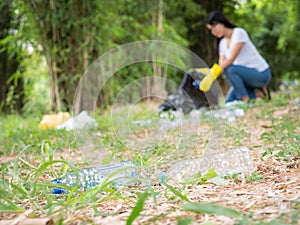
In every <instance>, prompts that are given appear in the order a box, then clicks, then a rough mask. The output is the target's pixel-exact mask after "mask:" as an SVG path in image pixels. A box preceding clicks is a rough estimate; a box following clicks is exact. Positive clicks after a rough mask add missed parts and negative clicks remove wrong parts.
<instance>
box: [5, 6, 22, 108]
mask: <svg viewBox="0 0 300 225" xmlns="http://www.w3.org/2000/svg"><path fill="white" fill-rule="evenodd" d="M13 4H14V2H13V1H9V0H3V1H1V2H0V15H1V19H0V40H1V42H0V73H1V76H0V110H1V111H3V112H14V111H18V112H21V111H22V107H23V104H24V93H23V88H24V87H23V80H22V77H20V71H21V60H22V45H21V43H22V42H21V41H20V40H19V35H18V34H17V33H18V29H19V26H20V24H19V22H20V20H19V19H20V18H19V17H17V15H16V14H15V13H14V6H13Z"/></svg>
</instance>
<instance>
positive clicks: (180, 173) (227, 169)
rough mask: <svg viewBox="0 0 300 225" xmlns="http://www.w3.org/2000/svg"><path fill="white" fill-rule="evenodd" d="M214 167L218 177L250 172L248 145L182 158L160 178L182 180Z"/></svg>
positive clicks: (250, 161)
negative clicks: (193, 157) (187, 158)
mask: <svg viewBox="0 0 300 225" xmlns="http://www.w3.org/2000/svg"><path fill="white" fill-rule="evenodd" d="M212 168H213V169H214V170H215V172H216V173H217V174H218V176H220V177H224V176H226V175H232V174H239V173H245V172H251V170H252V169H253V163H252V159H251V156H250V153H249V148H248V147H239V148H234V149H228V150H226V151H221V152H217V153H214V154H209V155H204V156H203V157H200V158H195V159H190V160H184V161H180V162H177V163H175V164H173V165H172V166H171V167H170V168H169V169H168V170H167V172H166V173H164V174H163V175H162V174H160V179H161V180H162V176H163V180H176V181H178V182H183V181H184V180H186V179H188V178H192V177H193V176H195V175H196V174H206V173H207V172H208V170H209V169H212Z"/></svg>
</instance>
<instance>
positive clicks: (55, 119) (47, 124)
mask: <svg viewBox="0 0 300 225" xmlns="http://www.w3.org/2000/svg"><path fill="white" fill-rule="evenodd" d="M69 118H70V114H69V113H68V112H59V113H57V114H48V115H44V116H43V119H42V121H41V122H40V124H39V127H40V129H42V130H48V129H54V128H55V127H57V126H58V125H60V124H62V123H64V122H65V121H66V120H67V119H69Z"/></svg>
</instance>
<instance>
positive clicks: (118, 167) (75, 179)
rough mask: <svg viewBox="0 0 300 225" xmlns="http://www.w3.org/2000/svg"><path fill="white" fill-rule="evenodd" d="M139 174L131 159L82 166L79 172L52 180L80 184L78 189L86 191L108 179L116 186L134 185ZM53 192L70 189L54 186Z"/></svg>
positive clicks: (57, 192)
mask: <svg viewBox="0 0 300 225" xmlns="http://www.w3.org/2000/svg"><path fill="white" fill-rule="evenodd" d="M137 176H138V172H137V168H136V166H135V165H134V164H133V163H132V162H131V161H123V162H118V163H112V164H107V165H104V166H96V167H88V168H82V169H80V170H78V172H77V173H75V172H72V173H67V174H66V175H64V176H63V177H62V178H58V179H55V180H53V181H52V182H53V183H56V184H64V185H66V186H68V187H74V186H78V190H81V191H86V190H90V189H92V188H94V187H96V186H98V185H101V184H102V183H103V182H104V181H105V180H106V179H107V181H108V182H110V181H111V182H112V183H113V184H114V185H116V186H124V185H132V184H134V183H135V182H136V178H137ZM52 193H53V194H62V193H68V191H66V190H65V189H63V188H54V189H53V190H52Z"/></svg>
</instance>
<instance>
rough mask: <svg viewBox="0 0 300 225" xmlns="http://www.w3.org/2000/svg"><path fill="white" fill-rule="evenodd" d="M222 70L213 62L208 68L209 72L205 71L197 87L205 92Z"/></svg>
mask: <svg viewBox="0 0 300 225" xmlns="http://www.w3.org/2000/svg"><path fill="white" fill-rule="evenodd" d="M222 71H223V69H222V68H221V67H220V66H219V65H218V64H216V63H215V64H214V65H213V66H212V68H211V69H210V72H209V73H207V74H206V75H205V77H204V78H203V80H202V81H201V82H200V88H199V89H200V90H201V91H203V92H207V91H208V90H209V89H210V87H211V85H212V83H213V82H214V81H215V80H216V79H217V78H218V76H220V74H221V73H222Z"/></svg>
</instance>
